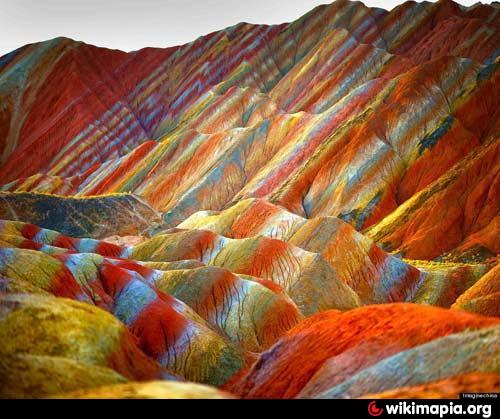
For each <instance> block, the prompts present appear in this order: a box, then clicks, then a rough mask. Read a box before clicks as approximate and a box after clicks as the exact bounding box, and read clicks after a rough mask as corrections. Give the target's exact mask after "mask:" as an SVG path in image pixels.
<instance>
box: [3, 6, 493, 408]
mask: <svg viewBox="0 0 500 419" xmlns="http://www.w3.org/2000/svg"><path fill="white" fill-rule="evenodd" d="M499 109H500V7H499V6H498V3H492V4H491V5H484V4H481V3H478V4H476V5H474V6H471V7H464V6H461V5H459V4H457V3H454V2H453V1H451V0H439V1H437V2H436V3H429V2H422V3H416V2H412V1H409V2H406V3H403V4H401V5H399V6H398V7H396V8H394V9H393V10H391V11H390V12H389V11H385V10H382V9H378V8H369V7H366V6H364V5H363V4H362V3H360V2H350V1H347V0H337V1H335V2H334V3H332V4H329V5H323V6H319V7H317V8H315V9H313V10H312V11H310V12H309V13H307V14H306V15H304V16H303V17H301V18H299V19H298V20H296V21H294V22H292V23H284V24H280V25H271V26H269V25H264V24H261V25H260V24H248V23H240V24H237V25H235V26H231V27H229V28H226V29H224V30H221V31H218V32H214V33H211V34H208V35H206V36H203V37H200V38H199V39H197V40H195V41H193V42H191V43H189V44H186V45H182V46H178V47H171V48H165V49H161V48H144V49H142V50H139V51H134V52H130V53H125V52H122V51H118V50H108V49H104V48H98V47H95V46H92V45H87V44H85V43H83V42H78V41H74V40H71V39H67V38H56V39H53V40H49V41H45V42H40V43H35V44H31V45H26V46H23V47H21V48H19V49H17V50H15V51H13V52H11V53H9V54H7V55H5V56H3V57H1V58H0V342H2V345H0V397H5V398H22V397H27V398H39V397H43V398H46V397H57V398H59V397H69V398H234V397H242V398H372V399H373V398H426V397H435V398H437V397H440V398H452V397H457V396H458V395H459V394H460V393H463V392H478V391H479V392H499V391H500V380H499V377H500V334H499V333H500V332H499V330H500V329H499V327H500V319H499V316H500V308H499V307H500V289H499V283H498V278H499V272H500V271H499V265H498V260H499V259H498V257H499V253H500V240H499V235H500V234H499V233H500V199H499V197H500V159H499V156H500V111H499Z"/></svg>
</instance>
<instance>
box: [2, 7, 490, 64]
mask: <svg viewBox="0 0 500 419" xmlns="http://www.w3.org/2000/svg"><path fill="white" fill-rule="evenodd" d="M328 2H329V0H323V1H321V0H320V1H318V0H0V22H1V24H0V56H1V55H3V54H5V53H7V52H9V51H12V50H13V49H15V48H17V47H19V46H21V45H24V44H27V43H30V42H37V41H42V40H46V39H50V38H54V37H56V36H67V37H69V38H73V39H76V40H81V41H85V42H87V43H90V44H94V45H98V46H103V47H108V48H118V49H122V50H125V51H131V50H135V49H139V48H142V47H145V46H155V47H166V46H171V45H179V44H184V43H186V42H190V41H192V40H194V39H195V38H197V37H198V36H200V35H204V34H207V33H209V32H213V31H215V30H218V29H222V28H225V27H227V26H230V25H234V24H235V23H238V22H241V21H245V22H250V23H268V24H271V23H282V22H289V21H292V20H295V19H296V18H298V17H299V16H301V15H303V14H304V13H306V12H307V11H309V10H310V9H312V8H313V7H315V6H317V5H318V4H322V3H328ZM483 2H484V1H483ZM364 3H365V4H368V5H370V6H377V7H383V8H385V9H391V8H393V7H394V6H395V5H397V4H399V3H401V1H397V0H367V1H364ZM460 3H461V4H464V5H470V4H473V3H475V0H461V1H460Z"/></svg>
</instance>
